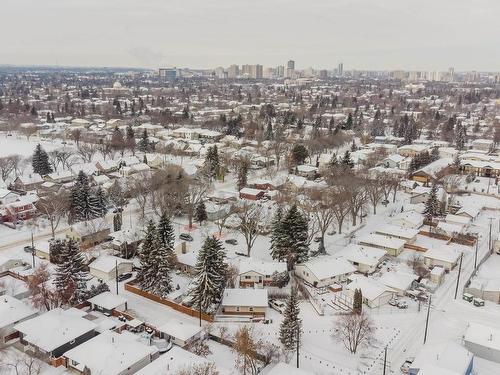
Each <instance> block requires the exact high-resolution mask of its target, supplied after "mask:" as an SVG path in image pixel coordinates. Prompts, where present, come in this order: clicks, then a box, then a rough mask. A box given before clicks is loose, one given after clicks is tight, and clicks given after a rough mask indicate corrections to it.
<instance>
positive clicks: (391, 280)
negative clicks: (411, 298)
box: [378, 271, 417, 296]
mask: <svg viewBox="0 0 500 375" xmlns="http://www.w3.org/2000/svg"><path fill="white" fill-rule="evenodd" d="M416 278H417V277H416V276H415V275H410V274H407V273H403V272H398V271H391V272H386V273H384V274H383V275H382V277H380V279H378V281H379V282H380V283H382V284H384V285H385V286H386V287H388V288H390V289H392V290H394V291H395V292H396V294H397V295H398V296H404V295H405V294H406V291H407V290H408V289H410V287H411V284H412V283H413V281H414V280H415V279H416Z"/></svg>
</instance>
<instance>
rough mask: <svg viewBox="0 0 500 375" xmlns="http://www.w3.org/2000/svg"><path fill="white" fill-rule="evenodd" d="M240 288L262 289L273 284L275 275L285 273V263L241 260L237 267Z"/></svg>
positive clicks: (250, 259) (249, 259)
mask: <svg viewBox="0 0 500 375" xmlns="http://www.w3.org/2000/svg"><path fill="white" fill-rule="evenodd" d="M238 269H239V279H240V288H256V287H257V288H263V287H265V286H271V285H272V284H273V283H274V281H275V280H274V277H275V275H283V274H285V275H286V273H287V268H286V263H284V262H267V261H256V260H252V258H245V259H241V260H240V262H239V265H238Z"/></svg>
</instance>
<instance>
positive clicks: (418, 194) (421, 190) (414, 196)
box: [410, 186, 447, 204]
mask: <svg viewBox="0 0 500 375" xmlns="http://www.w3.org/2000/svg"><path fill="white" fill-rule="evenodd" d="M430 192H431V188H430V187H427V186H417V187H416V188H415V189H413V190H412V191H411V192H410V194H411V196H410V203H411V204H419V203H425V202H427V200H428V199H429V195H430ZM436 195H437V200H438V201H439V202H443V201H445V200H446V197H447V194H446V191H445V190H444V189H443V188H438V189H437V193H436Z"/></svg>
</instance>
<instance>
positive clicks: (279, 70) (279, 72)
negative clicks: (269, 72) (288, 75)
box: [276, 65, 285, 78]
mask: <svg viewBox="0 0 500 375" xmlns="http://www.w3.org/2000/svg"><path fill="white" fill-rule="evenodd" d="M276 75H277V76H278V78H283V77H284V76H285V67H284V66H283V65H279V66H278V67H277V68H276Z"/></svg>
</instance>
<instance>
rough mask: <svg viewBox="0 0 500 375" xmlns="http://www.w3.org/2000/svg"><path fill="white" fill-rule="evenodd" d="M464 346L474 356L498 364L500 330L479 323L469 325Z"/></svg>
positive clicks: (499, 361)
mask: <svg viewBox="0 0 500 375" xmlns="http://www.w3.org/2000/svg"><path fill="white" fill-rule="evenodd" d="M464 346H465V347H466V348H467V349H468V350H469V351H471V352H472V353H473V354H474V355H476V356H478V357H480V358H484V359H487V360H488V361H492V362H496V363H500V330H498V329H496V328H493V327H489V326H486V325H483V324H479V323H469V326H468V327H467V331H466V332H465V335H464Z"/></svg>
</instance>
